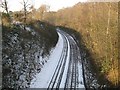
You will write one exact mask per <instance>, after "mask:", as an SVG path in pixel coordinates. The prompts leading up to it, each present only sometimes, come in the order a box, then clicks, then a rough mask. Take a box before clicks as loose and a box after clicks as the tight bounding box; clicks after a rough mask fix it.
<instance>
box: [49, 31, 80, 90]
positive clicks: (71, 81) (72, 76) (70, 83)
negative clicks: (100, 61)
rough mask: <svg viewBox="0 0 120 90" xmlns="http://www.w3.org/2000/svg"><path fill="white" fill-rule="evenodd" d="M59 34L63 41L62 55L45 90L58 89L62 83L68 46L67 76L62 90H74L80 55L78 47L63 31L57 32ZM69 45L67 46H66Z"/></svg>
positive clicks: (77, 85)
mask: <svg viewBox="0 0 120 90" xmlns="http://www.w3.org/2000/svg"><path fill="white" fill-rule="evenodd" d="M58 32H59V33H61V35H62V37H63V41H64V46H63V50H62V54H61V57H60V60H59V62H58V64H57V67H56V69H55V71H54V74H53V76H52V78H51V80H50V82H49V85H48V88H47V90H53V89H58V90H59V88H60V85H61V83H62V78H63V74H64V72H65V67H66V62H67V54H68V45H69V48H70V53H69V54H70V57H69V62H68V66H67V67H68V68H67V75H66V79H65V84H64V90H67V89H71V90H76V89H77V88H78V87H79V83H80V81H79V67H78V65H79V64H78V63H80V53H79V49H78V46H77V44H76V42H75V41H74V39H73V38H72V37H71V36H70V35H68V34H67V33H65V32H63V31H58ZM68 43H69V44H68Z"/></svg>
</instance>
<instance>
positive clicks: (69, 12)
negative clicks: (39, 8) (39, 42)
mask: <svg viewBox="0 0 120 90" xmlns="http://www.w3.org/2000/svg"><path fill="white" fill-rule="evenodd" d="M51 19H52V20H51ZM44 20H45V21H47V22H49V23H52V24H55V25H56V26H62V27H67V28H71V29H72V30H75V31H77V32H78V33H79V35H80V36H81V38H82V42H81V41H80V39H79V42H80V43H82V44H84V47H85V50H86V51H85V50H84V51H85V52H86V56H85V57H86V60H87V61H88V62H90V63H91V71H92V73H94V75H95V76H96V78H97V80H98V81H99V83H100V84H101V85H108V86H110V87H116V86H118V3H78V4H76V5H75V6H73V7H70V8H65V9H61V10H59V11H57V12H49V13H46V16H45V18H44ZM77 32H76V33H77ZM106 81H108V82H106ZM89 83H90V82H89Z"/></svg>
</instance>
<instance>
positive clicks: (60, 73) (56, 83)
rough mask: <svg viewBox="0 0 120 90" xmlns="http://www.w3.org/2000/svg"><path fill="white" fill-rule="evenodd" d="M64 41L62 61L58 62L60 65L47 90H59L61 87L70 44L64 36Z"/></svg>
mask: <svg viewBox="0 0 120 90" xmlns="http://www.w3.org/2000/svg"><path fill="white" fill-rule="evenodd" d="M63 41H64V46H63V50H62V54H61V57H60V60H59V62H58V65H57V67H56V69H55V72H54V74H53V77H52V79H51V81H50V83H49V86H48V88H47V90H52V89H54V88H56V89H57V88H59V87H60V83H61V80H62V76H63V72H64V69H65V64H66V58H67V52H68V42H67V39H66V37H65V36H64V35H63Z"/></svg>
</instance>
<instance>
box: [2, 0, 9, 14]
mask: <svg viewBox="0 0 120 90" xmlns="http://www.w3.org/2000/svg"><path fill="white" fill-rule="evenodd" d="M1 7H2V8H3V9H4V10H5V11H6V13H7V14H9V11H8V3H7V1H6V0H4V2H2V4H1Z"/></svg>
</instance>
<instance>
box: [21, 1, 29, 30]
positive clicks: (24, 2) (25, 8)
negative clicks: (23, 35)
mask: <svg viewBox="0 0 120 90" xmlns="http://www.w3.org/2000/svg"><path fill="white" fill-rule="evenodd" d="M21 4H22V5H23V9H24V30H25V26H26V19H27V8H28V6H29V5H30V4H28V0H27V1H25V0H23V3H21Z"/></svg>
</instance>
